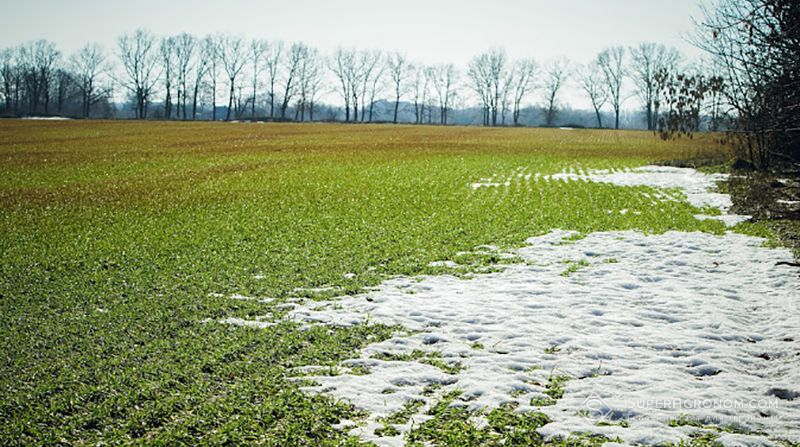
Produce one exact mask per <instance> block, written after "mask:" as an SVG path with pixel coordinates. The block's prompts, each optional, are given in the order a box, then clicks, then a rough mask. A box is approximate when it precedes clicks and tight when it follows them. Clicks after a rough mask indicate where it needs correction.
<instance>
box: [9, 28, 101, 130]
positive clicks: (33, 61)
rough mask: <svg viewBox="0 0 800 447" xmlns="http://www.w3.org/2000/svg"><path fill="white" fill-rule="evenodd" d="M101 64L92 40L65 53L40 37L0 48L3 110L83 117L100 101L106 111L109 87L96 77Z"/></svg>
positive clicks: (96, 47)
mask: <svg viewBox="0 0 800 447" xmlns="http://www.w3.org/2000/svg"><path fill="white" fill-rule="evenodd" d="M107 68H108V65H107V61H106V55H105V53H104V52H103V50H102V48H101V47H99V46H98V45H96V44H89V45H86V46H84V47H83V48H81V49H80V50H79V51H77V52H76V53H75V54H72V55H71V56H69V57H64V55H62V53H61V52H60V51H59V50H58V49H57V48H56V46H55V44H53V43H52V42H48V41H46V40H38V41H35V42H29V43H26V44H23V45H20V46H18V47H15V48H6V49H3V50H0V81H2V84H1V87H2V88H0V96H2V98H3V101H2V107H3V110H4V111H5V112H6V113H9V112H15V113H18V114H22V113H25V114H45V115H48V114H63V113H68V114H76V115H77V114H79V115H81V116H85V117H88V116H89V115H90V113H91V110H92V106H93V105H96V104H98V103H101V102H103V103H104V106H105V109H106V110H108V109H109V104H110V92H111V87H110V86H109V85H108V84H106V83H105V82H106V80H104V79H103V77H102V74H103V73H104V72H106V71H107Z"/></svg>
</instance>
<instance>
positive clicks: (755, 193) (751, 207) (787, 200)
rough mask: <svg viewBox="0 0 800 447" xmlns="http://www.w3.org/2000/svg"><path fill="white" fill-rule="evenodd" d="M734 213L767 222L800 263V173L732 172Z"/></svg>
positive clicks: (730, 190)
mask: <svg viewBox="0 0 800 447" xmlns="http://www.w3.org/2000/svg"><path fill="white" fill-rule="evenodd" d="M727 187H728V189H729V192H730V195H731V200H732V201H733V208H732V209H731V212H734V213H737V214H747V215H750V216H753V221H757V222H762V223H765V224H766V225H767V226H769V228H770V229H772V230H773V231H774V232H775V233H776V234H777V235H778V236H779V237H780V239H781V241H782V242H783V243H784V244H785V245H786V246H788V247H790V248H791V249H792V250H794V253H795V257H796V258H797V259H798V260H800V172H797V171H794V172H793V171H788V172H787V171H784V172H748V171H736V170H734V171H733V172H732V173H731V176H730V179H729V181H728V184H727Z"/></svg>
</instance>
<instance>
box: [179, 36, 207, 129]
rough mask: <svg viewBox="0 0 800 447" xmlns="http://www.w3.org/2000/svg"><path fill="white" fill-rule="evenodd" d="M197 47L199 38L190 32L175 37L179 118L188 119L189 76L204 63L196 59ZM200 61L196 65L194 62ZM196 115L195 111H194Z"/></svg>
mask: <svg viewBox="0 0 800 447" xmlns="http://www.w3.org/2000/svg"><path fill="white" fill-rule="evenodd" d="M196 47H197V38H195V37H194V36H192V35H191V34H188V33H181V34H179V35H178V36H176V37H175V58H176V61H175V62H176V64H177V72H178V73H177V75H178V109H177V111H178V113H177V114H178V118H182V119H184V120H185V119H186V101H187V97H188V96H189V95H188V92H189V88H188V78H189V75H190V72H191V71H192V69H195V68H197V69H200V66H201V65H203V64H204V62H203V61H195V59H194V55H195V48H196ZM195 62H197V63H198V66H197V67H195V66H193V65H192V64H194V63H195ZM193 115H194V113H193ZM192 119H194V116H193V117H192Z"/></svg>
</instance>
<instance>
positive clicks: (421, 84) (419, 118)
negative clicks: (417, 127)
mask: <svg viewBox="0 0 800 447" xmlns="http://www.w3.org/2000/svg"><path fill="white" fill-rule="evenodd" d="M415 67H416V70H415V71H414V89H413V91H414V124H422V123H423V120H424V117H425V102H426V101H427V100H428V86H429V82H430V77H429V76H428V72H429V68H428V67H426V66H425V65H422V64H415Z"/></svg>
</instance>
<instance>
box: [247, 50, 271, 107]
mask: <svg viewBox="0 0 800 447" xmlns="http://www.w3.org/2000/svg"><path fill="white" fill-rule="evenodd" d="M268 48H269V44H268V43H267V41H265V40H260V39H254V40H253V41H251V42H250V63H252V64H253V65H252V73H251V74H252V75H253V94H252V95H251V98H250V99H251V101H252V102H251V103H250V118H251V119H255V117H256V97H257V95H258V76H259V75H260V74H261V70H263V67H262V66H261V60H262V59H263V58H264V53H266V52H267V49H268Z"/></svg>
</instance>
